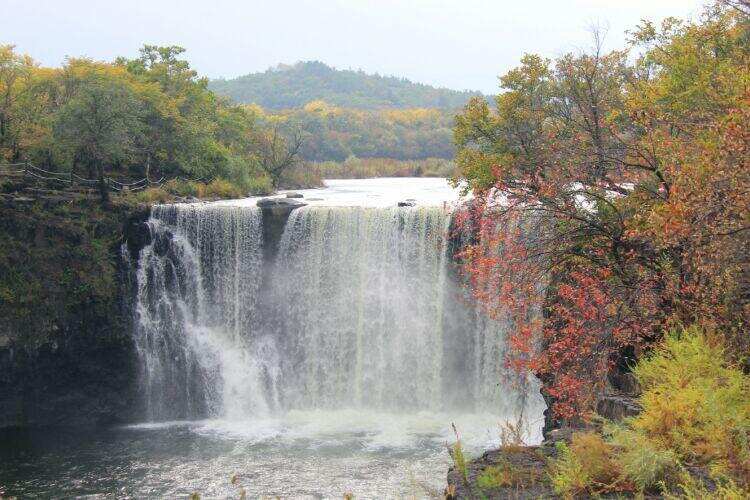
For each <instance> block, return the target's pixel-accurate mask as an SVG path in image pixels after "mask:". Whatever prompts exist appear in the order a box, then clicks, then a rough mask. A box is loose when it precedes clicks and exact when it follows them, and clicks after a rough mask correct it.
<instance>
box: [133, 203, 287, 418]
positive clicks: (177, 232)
mask: <svg viewBox="0 0 750 500" xmlns="http://www.w3.org/2000/svg"><path fill="white" fill-rule="evenodd" d="M149 226H150V229H151V233H152V242H151V244H150V245H149V246H147V247H146V248H144V249H143V250H142V252H141V255H140V261H139V268H138V272H137V287H138V289H137V301H136V314H137V318H136V320H137V321H136V324H137V331H136V336H135V338H136V346H137V348H138V352H139V355H140V358H141V361H142V366H143V387H144V391H145V397H146V401H147V408H148V414H149V418H150V419H151V420H164V419H172V418H196V417H205V416H229V417H231V416H240V415H247V414H258V413H265V412H267V411H268V407H269V402H268V399H267V397H266V395H267V391H266V390H265V387H264V386H265V385H267V382H268V381H267V380H264V379H267V378H269V377H270V378H273V371H274V369H275V365H277V363H276V362H275V361H274V362H273V363H272V365H273V366H272V367H271V369H270V370H266V369H264V367H263V360H262V359H261V360H259V358H258V357H257V356H256V354H257V350H258V349H260V348H262V346H260V345H259V342H257V340H258V339H257V338H256V337H255V336H254V335H253V333H254V325H255V324H256V323H257V321H256V316H257V309H256V303H257V295H258V293H257V292H258V287H259V285H260V276H261V265H262V258H261V228H260V212H259V211H258V210H257V209H254V208H250V209H249V208H238V207H221V206H214V205H203V204H201V205H198V204H195V205H163V206H157V207H154V208H153V211H152V215H151V219H150V221H149ZM270 383H271V384H272V381H271V382H270Z"/></svg>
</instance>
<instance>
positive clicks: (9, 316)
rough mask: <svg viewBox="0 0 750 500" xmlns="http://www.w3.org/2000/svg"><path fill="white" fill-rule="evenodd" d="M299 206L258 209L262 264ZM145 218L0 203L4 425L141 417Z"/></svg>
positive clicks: (71, 205)
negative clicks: (136, 337)
mask: <svg viewBox="0 0 750 500" xmlns="http://www.w3.org/2000/svg"><path fill="white" fill-rule="evenodd" d="M302 205H304V203H301V202H298V201H296V200H286V199H282V200H278V201H276V200H275V201H273V202H271V203H270V204H268V206H263V207H261V210H262V214H263V215H262V216H263V239H264V260H265V261H266V262H268V263H271V262H273V260H274V259H275V255H276V252H277V251H278V245H279V241H280V239H281V235H282V233H283V231H284V226H285V225H286V221H287V220H288V218H289V214H290V213H291V212H292V210H294V209H296V208H298V207H299V206H302ZM149 216H150V208H149V207H144V206H136V205H128V204H120V205H118V204H114V205H112V206H110V207H108V208H106V209H105V208H101V207H100V206H99V204H98V203H97V202H96V201H95V200H85V199H82V200H78V201H70V200H65V201H62V202H61V201H59V200H57V201H55V200H44V199H39V200H25V201H23V202H22V203H19V202H18V201H17V200H14V199H9V198H0V234H2V235H3V238H2V241H0V317H1V318H2V321H1V322H0V428H2V427H10V426H92V425H113V424H119V423H124V422H133V421H138V420H140V419H141V418H142V416H143V404H142V399H141V398H140V396H139V394H138V377H139V368H138V359H137V353H136V350H135V345H134V342H133V337H132V331H133V323H132V322H133V319H134V313H133V303H134V299H135V292H136V290H135V287H134V285H135V270H136V269H137V266H138V258H139V255H140V252H141V249H143V248H144V247H145V246H146V245H148V244H150V243H151V231H150V229H149V225H148V224H147V221H148V219H149ZM123 249H125V250H126V251H124V252H123Z"/></svg>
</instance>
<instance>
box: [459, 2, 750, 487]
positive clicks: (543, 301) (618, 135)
mask: <svg viewBox="0 0 750 500" xmlns="http://www.w3.org/2000/svg"><path fill="white" fill-rule="evenodd" d="M629 37H630V44H631V45H630V46H629V47H628V48H626V49H624V50H615V51H611V52H606V51H604V50H603V49H602V46H601V43H599V41H600V38H599V36H595V42H596V43H595V44H594V48H593V49H592V50H591V51H588V52H583V53H579V54H567V55H564V56H562V57H560V58H558V59H556V60H554V61H550V60H548V59H545V58H543V57H540V56H537V55H531V54H529V55H526V56H524V57H523V59H522V60H521V65H520V66H519V67H518V68H516V69H513V70H511V71H510V72H508V73H507V74H505V75H504V76H502V77H501V86H502V88H503V92H502V93H500V94H499V95H498V96H497V97H496V99H495V108H494V109H491V107H490V106H489V105H488V103H487V102H486V101H484V100H480V99H474V100H473V101H471V102H470V103H469V104H468V105H467V106H466V108H465V110H464V112H463V113H462V114H461V115H459V116H458V117H457V124H456V128H455V139H456V143H457V147H458V152H457V167H458V169H459V173H458V175H457V180H462V181H466V182H468V184H469V185H470V186H471V187H472V188H473V189H474V192H475V194H478V195H479V197H478V199H479V201H478V202H477V203H476V204H475V206H474V207H473V209H471V210H468V211H467V213H465V214H464V217H465V220H466V224H470V225H471V226H472V227H474V229H475V230H476V231H479V232H482V234H484V235H485V236H486V238H490V239H492V238H493V236H494V240H492V241H494V244H492V245H486V244H484V245H480V244H477V245H474V246H473V247H470V248H468V249H467V250H465V251H464V252H463V254H462V256H461V257H462V258H463V263H464V270H465V272H466V274H467V276H468V277H469V280H470V281H471V283H472V288H473V290H474V295H475V297H476V298H477V300H478V301H479V302H480V303H482V304H484V308H485V310H486V312H487V313H488V314H490V315H495V316H502V315H508V314H509V315H511V317H512V318H513V319H514V321H515V329H514V334H513V335H512V338H511V339H510V342H511V344H512V346H513V348H512V353H511V355H510V356H509V362H510V363H511V364H513V365H514V366H517V367H518V368H519V369H521V370H526V369H530V370H532V371H534V372H535V373H536V374H537V375H538V376H539V377H540V379H541V380H542V381H543V384H544V388H543V392H544V394H545V397H546V399H547V401H548V404H549V405H550V413H549V415H548V422H547V424H548V429H549V428H551V427H569V428H573V429H576V428H578V429H583V430H581V431H579V432H578V433H574V434H573V435H572V439H570V440H568V441H569V442H568V444H565V443H564V442H563V443H560V444H558V447H557V449H556V450H555V449H551V450H550V449H548V448H545V447H542V448H541V449H540V453H542V454H543V455H545V456H548V457H554V458H551V459H550V461H549V466H548V467H547V470H546V472H545V473H544V474H542V475H541V476H540V477H541V478H542V482H543V483H544V484H545V485H546V486H547V487H548V488H550V489H549V490H548V492H551V491H552V490H554V492H555V493H557V494H559V495H562V496H565V497H574V496H586V495H594V496H597V495H604V494H609V495H618V494H629V495H631V494H634V495H641V496H642V495H643V494H657V495H663V496H677V497H682V498H706V497H714V498H747V497H748V495H750V445H749V444H748V443H750V419H749V417H750V413H748V411H749V409H750V391H749V390H748V375H747V373H748V371H749V369H748V366H749V365H748V359H749V357H750V339H749V337H748V321H749V320H750V274H749V273H750V267H749V266H750V263H749V261H748V257H749V254H748V249H750V132H749V130H750V129H749V127H748V124H750V91H749V89H750V69H749V68H750V3H748V2H747V1H743V0H740V1H719V2H714V3H711V4H709V5H707V6H706V7H705V10H704V12H703V14H702V16H701V17H700V19H698V20H696V21H692V22H689V21H681V20H678V19H674V18H668V19H666V20H665V21H664V22H663V23H662V25H661V26H656V25H654V24H652V23H649V22H643V23H642V24H641V25H640V26H638V27H637V28H635V29H634V30H633V31H632V32H630V33H629ZM633 56H635V57H633ZM498 192H501V193H503V194H504V197H503V202H502V203H500V204H499V205H498V204H497V203H494V202H495V200H496V199H497V196H498V195H497V194H496V193H498ZM483 195H484V196H483ZM480 214H481V215H482V216H481V217H480V216H479V215H480ZM529 218H531V219H532V220H534V221H536V223H538V224H539V225H540V226H541V227H543V228H544V236H543V237H540V238H536V239H530V238H526V239H523V238H520V237H519V236H521V235H520V234H518V235H515V236H513V235H511V237H507V236H503V235H500V236H498V235H496V234H495V233H493V228H494V227H496V225H497V224H498V223H501V224H505V225H510V227H513V225H514V224H515V225H518V224H519V223H520V222H523V221H525V220H529ZM544 276H551V283H550V285H549V287H548V288H547V289H546V291H544V292H543V293H539V288H538V283H539V281H540V280H541V279H542V278H543V277H544ZM538 306H541V307H544V310H545V315H544V318H543V320H529V318H530V317H533V316H531V315H529V314H528V311H530V310H531V308H533V307H538ZM538 332H541V338H540V337H539V334H538ZM633 378H634V379H635V381H636V382H637V384H633V382H632V380H633ZM628 380H630V382H627V381H628ZM618 390H619V391H624V390H630V391H631V392H632V391H635V392H636V393H640V396H639V397H638V398H637V400H636V401H635V403H636V405H635V407H636V408H638V407H640V408H642V410H641V411H640V413H638V414H637V415H635V416H631V417H630V418H627V419H625V420H624V421H623V422H622V423H620V424H611V423H605V424H604V425H601V424H600V423H597V422H598V418H597V417H595V416H594V415H595V412H596V411H597V409H598V408H600V405H599V403H600V402H601V401H602V396H603V395H606V394H608V393H612V392H613V391H618ZM586 429H588V430H586ZM545 450H546V451H545ZM506 455H507V456H511V455H509V454H506ZM459 466H460V464H459ZM461 475H463V476H464V477H466V473H465V472H464V473H463V474H461V473H459V476H461ZM506 479H507V474H504V473H502V471H501V470H494V469H487V470H485V471H484V473H483V474H482V475H481V476H480V477H479V480H478V481H475V482H474V483H472V484H470V485H469V486H470V488H476V490H473V491H474V492H475V493H476V494H480V496H481V494H482V493H481V492H482V489H483V488H485V490H486V491H494V492H495V493H497V491H499V490H493V489H492V488H490V489H489V490H487V487H488V486H492V487H494V488H499V487H501V486H502V487H505V488H506V490H502V491H505V492H506V493H505V494H509V493H507V492H508V490H507V488H510V487H511V484H517V483H518V482H514V481H510V482H509V481H506ZM465 482H467V484H468V483H469V481H465ZM523 483H524V482H523V481H521V482H520V484H521V489H523V486H524V484H523ZM525 486H526V487H527V488H529V487H531V486H530V482H529V481H526V482H525ZM470 491H471V490H470Z"/></svg>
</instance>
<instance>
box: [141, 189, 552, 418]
mask: <svg viewBox="0 0 750 500" xmlns="http://www.w3.org/2000/svg"><path fill="white" fill-rule="evenodd" d="M450 219H451V214H450V213H449V212H447V211H446V210H445V209H443V208H438V207H401V208H395V207H394V208H364V207H335V208H332V207H314V206H308V207H302V208H298V209H296V210H294V211H293V212H292V213H291V214H290V216H289V219H288V221H287V222H286V225H285V226H284V231H283V234H282V236H281V239H280V242H278V253H277V255H276V256H275V258H274V259H273V262H270V261H268V259H266V261H265V262H264V258H263V255H264V251H263V248H264V244H267V243H268V242H263V241H262V234H263V231H262V227H261V221H262V217H261V211H260V209H258V208H256V207H252V206H231V205H220V204H194V205H193V204H188V205H165V206H158V207H155V208H154V210H153V213H152V216H151V219H150V221H149V226H150V229H151V232H152V242H151V243H150V244H149V245H148V246H147V247H146V248H144V249H143V250H142V252H141V255H140V259H139V267H138V270H137V287H138V289H137V300H136V304H137V305H136V309H137V310H136V313H137V328H136V332H135V336H136V344H137V347H138V352H139V354H140V358H141V361H142V367H143V388H144V394H145V398H146V401H147V406H148V413H149V418H150V419H151V420H166V419H183V418H201V417H224V418H230V419H235V418H249V417H254V416H265V415H268V414H271V413H274V412H279V411H286V410H293V409H305V410H307V409H325V410H335V409H344V408H346V409H351V408H354V409H365V410H382V411H394V412H396V411H397V412H416V411H443V410H457V411H475V410H481V411H488V412H494V413H493V414H496V415H500V416H507V417H512V416H514V415H516V414H518V412H519V411H520V410H521V408H522V407H523V406H524V405H526V406H528V405H529V404H531V405H532V406H533V407H534V412H535V413H536V414H538V413H539V412H541V408H543V403H541V398H540V396H539V395H538V386H537V387H527V385H528V381H524V384H521V386H518V387H514V386H512V384H510V383H506V381H507V380H509V377H508V376H507V375H508V372H507V370H506V368H505V366H504V358H503V349H504V345H505V343H504V338H505V331H506V330H507V328H509V327H510V325H507V324H501V323H499V322H497V321H489V320H486V319H484V318H482V317H481V316H480V315H479V314H478V313H477V310H476V309H475V308H474V306H473V305H472V304H471V301H470V300H469V299H468V297H467V296H466V293H465V291H463V289H462V287H461V286H460V283H459V280H458V279H457V277H456V275H455V274H456V273H455V272H454V271H453V270H452V259H451V252H450V251H449V249H448V239H447V234H448V229H449V226H450V222H451V220H450ZM535 391H536V393H535ZM529 395H531V400H532V401H531V403H529Z"/></svg>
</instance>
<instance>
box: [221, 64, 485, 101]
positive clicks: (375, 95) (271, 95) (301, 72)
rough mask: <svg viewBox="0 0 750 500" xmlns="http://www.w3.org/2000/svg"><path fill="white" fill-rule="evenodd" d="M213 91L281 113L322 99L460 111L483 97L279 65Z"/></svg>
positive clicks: (347, 72)
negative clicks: (473, 100)
mask: <svg viewBox="0 0 750 500" xmlns="http://www.w3.org/2000/svg"><path fill="white" fill-rule="evenodd" d="M209 87H210V88H211V90H213V91H215V92H217V93H218V94H221V95H225V96H228V97H229V98H231V99H232V100H233V101H235V102H237V103H244V104H251V103H255V104H258V105H260V106H263V107H264V108H269V109H274V110H281V109H289V108H296V107H300V106H304V105H305V104H307V103H308V102H310V101H315V100H319V99H322V100H324V101H326V102H329V103H331V104H334V105H337V106H343V107H350V108H360V109H375V108H416V107H419V108H441V109H456V108H459V107H461V106H463V105H464V104H466V102H467V101H468V100H469V98H470V97H472V96H475V95H479V93H478V92H470V91H462V92H459V91H456V90H449V89H443V88H435V87H432V86H430V85H424V84H420V83H413V82H411V81H409V80H407V79H405V78H396V77H389V76H380V75H368V74H367V73H365V72H363V71H352V70H337V69H335V68H332V67H330V66H327V65H325V64H323V63H322V62H319V61H307V62H298V63H296V64H294V65H291V66H290V65H279V66H277V67H275V68H270V69H268V70H267V71H265V72H264V73H252V74H249V75H245V76H241V77H239V78H235V79H232V80H213V81H211V82H210V83H209Z"/></svg>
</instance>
